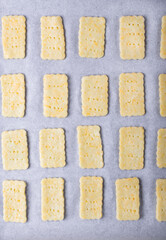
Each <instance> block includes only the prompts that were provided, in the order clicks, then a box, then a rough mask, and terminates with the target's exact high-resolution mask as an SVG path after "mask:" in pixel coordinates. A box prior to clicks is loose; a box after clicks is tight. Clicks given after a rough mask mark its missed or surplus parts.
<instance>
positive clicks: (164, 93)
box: [159, 74, 166, 117]
mask: <svg viewBox="0 0 166 240" xmlns="http://www.w3.org/2000/svg"><path fill="white" fill-rule="evenodd" d="M159 94H160V115H161V116H162V117H166V74H160V76H159Z"/></svg>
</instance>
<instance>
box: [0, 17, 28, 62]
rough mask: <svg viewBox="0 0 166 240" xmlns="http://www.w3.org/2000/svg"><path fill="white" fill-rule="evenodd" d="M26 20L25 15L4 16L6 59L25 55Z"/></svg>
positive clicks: (3, 30) (3, 34)
mask: <svg viewBox="0 0 166 240" xmlns="http://www.w3.org/2000/svg"><path fill="white" fill-rule="evenodd" d="M25 21H26V19H25V17H24V16H5V17H2V44H3V55H4V58H5V59H8V58H24V57H25V35H26V24H25Z"/></svg>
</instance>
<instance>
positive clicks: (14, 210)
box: [3, 176, 166, 223]
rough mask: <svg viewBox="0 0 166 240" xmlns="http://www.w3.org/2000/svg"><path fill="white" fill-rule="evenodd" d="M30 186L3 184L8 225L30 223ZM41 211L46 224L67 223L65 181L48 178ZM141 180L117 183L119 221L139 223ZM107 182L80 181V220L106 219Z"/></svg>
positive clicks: (163, 196)
mask: <svg viewBox="0 0 166 240" xmlns="http://www.w3.org/2000/svg"><path fill="white" fill-rule="evenodd" d="M25 188H26V183H25V182H24V181H16V180H14V181H12V180H6V181H4V182H3V207H4V212H3V218H4V221H6V222H22V223H25V222H26V221H27V216H26V212H27V211H26V208H27V206H26V194H25ZM41 188H42V190H41V195H42V196H41V198H42V200H41V211H42V214H41V215H42V220H43V221H57V220H63V219H64V212H65V201H64V179H63V178H45V179H42V181H41ZM139 192H140V184H139V179H138V178H136V177H134V178H123V179H118V180H116V217H117V219H118V220H138V219H139V218H140V214H139V208H140V199H139ZM156 196H157V204H156V219H157V220H158V221H166V179H157V181H156ZM102 205H103V178H102V177H94V176H93V177H92V176H88V177H81V178H80V218H82V219H100V218H102Z"/></svg>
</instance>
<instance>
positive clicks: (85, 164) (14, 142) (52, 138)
mask: <svg viewBox="0 0 166 240" xmlns="http://www.w3.org/2000/svg"><path fill="white" fill-rule="evenodd" d="M119 133H120V140H119V167H120V169H122V170H124V169H127V170H135V169H142V168H143V167H144V128H143V127H122V128H120V130H119ZM39 135H40V136H39V137H40V141H39V147H40V165H41V167H43V168H57V167H64V166H65V165H66V159H65V158H66V157H65V133H64V130H63V129H62V128H55V129H42V130H40V134H39ZM77 137H78V147H79V161H80V167H81V168H102V167H103V166H104V161H103V147H102V140H101V134H100V127H99V126H95V125H93V126H78V127H77ZM2 160H3V168H4V169H5V170H21V169H22V170H23V169H27V168H28V166H29V163H28V143H27V134H26V131H25V130H14V131H4V132H2ZM156 163H157V166H158V167H159V168H166V128H165V129H159V130H158V141H157V159H156Z"/></svg>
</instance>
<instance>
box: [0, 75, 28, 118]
mask: <svg viewBox="0 0 166 240" xmlns="http://www.w3.org/2000/svg"><path fill="white" fill-rule="evenodd" d="M1 87H2V115H3V116H4V117H23V116H24V113H25V80H24V75H23V74H9V75H2V76H1Z"/></svg>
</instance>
